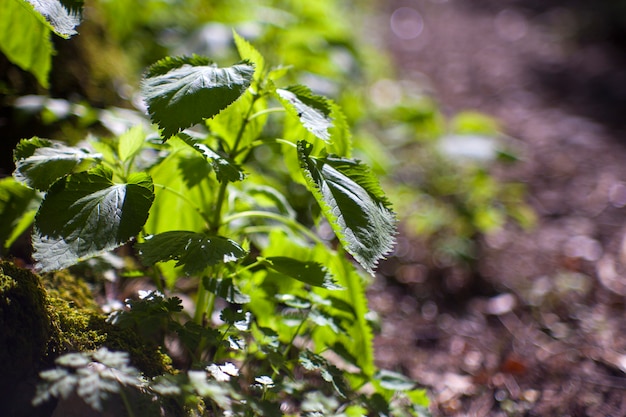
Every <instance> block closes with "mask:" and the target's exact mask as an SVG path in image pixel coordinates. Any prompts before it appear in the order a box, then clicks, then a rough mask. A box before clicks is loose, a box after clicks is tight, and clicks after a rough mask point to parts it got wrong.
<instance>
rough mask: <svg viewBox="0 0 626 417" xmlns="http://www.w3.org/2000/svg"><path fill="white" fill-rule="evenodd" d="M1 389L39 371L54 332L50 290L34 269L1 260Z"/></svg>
mask: <svg viewBox="0 0 626 417" xmlns="http://www.w3.org/2000/svg"><path fill="white" fill-rule="evenodd" d="M0 329H2V331H0V369H2V373H1V375H2V377H1V379H0V391H2V392H4V391H5V389H6V390H8V391H10V390H11V387H12V386H15V382H16V381H20V380H22V379H24V378H27V377H29V376H31V375H32V374H34V373H36V372H37V371H38V369H39V368H40V367H41V366H42V365H44V364H45V362H46V353H47V349H48V341H49V339H50V337H51V336H52V335H53V334H54V332H53V330H52V326H51V323H50V320H49V319H48V314H47V307H46V292H45V289H44V288H43V286H42V285H41V282H40V280H39V279H38V278H37V276H35V275H34V274H32V273H31V272H30V271H27V270H24V269H20V268H17V267H15V266H13V265H12V264H10V263H6V262H0Z"/></svg>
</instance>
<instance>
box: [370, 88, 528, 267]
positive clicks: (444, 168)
mask: <svg viewBox="0 0 626 417" xmlns="http://www.w3.org/2000/svg"><path fill="white" fill-rule="evenodd" d="M385 83H386V87H387V88H389V89H391V90H394V89H395V90H399V89H400V88H401V86H400V85H399V84H396V83H395V82H392V81H389V80H387V81H385ZM415 90H416V89H415V88H406V89H405V92H403V93H402V94H399V96H400V97H399V98H398V100H397V101H396V102H395V103H394V104H393V105H391V106H388V107H384V106H381V107H380V108H379V110H380V111H379V113H380V115H381V116H380V117H378V119H377V120H378V126H379V127H378V128H379V129H380V131H381V132H383V134H385V135H386V141H387V144H388V146H387V147H385V148H381V147H378V146H374V147H372V148H371V149H368V150H366V152H368V153H369V154H370V155H372V154H376V155H385V157H383V158H379V159H378V160H377V161H384V162H382V164H381V165H382V166H381V167H380V169H381V170H383V171H387V172H389V171H392V172H393V174H392V178H393V183H390V184H389V187H388V190H389V194H390V195H391V196H392V199H393V200H394V201H395V202H396V208H397V210H398V213H399V215H400V217H401V218H402V219H403V232H404V233H405V235H406V236H407V237H411V238H417V239H420V240H422V241H423V242H424V244H425V246H426V247H427V248H428V249H429V254H428V256H429V257H430V258H431V259H432V261H431V263H430V264H429V265H430V266H432V267H437V268H446V267H450V266H454V265H465V266H468V262H469V263H471V262H472V261H473V260H474V259H475V257H476V255H477V241H478V238H479V237H480V236H484V235H488V234H490V233H494V232H497V231H498V230H500V229H501V228H502V227H504V226H505V225H506V224H509V223H514V224H517V225H518V226H520V227H522V228H529V227H532V226H533V225H534V222H535V215H534V212H533V211H532V209H531V208H530V207H529V206H528V205H527V204H526V203H525V201H524V200H525V186H524V185H523V184H521V183H515V182H509V181H503V180H501V179H498V178H497V177H496V176H495V175H493V168H494V167H500V168H506V167H508V166H510V165H511V164H512V163H514V162H516V161H517V159H518V156H517V153H518V148H517V147H516V144H515V143H514V140H512V139H510V138H506V137H504V136H503V135H502V133H501V132H500V130H499V126H498V124H497V123H496V122H495V121H494V120H493V119H492V118H490V117H488V116H486V115H484V114H481V113H478V112H473V111H465V112H460V113H459V114H457V115H455V116H454V117H452V118H446V117H445V116H444V115H443V114H442V113H441V112H440V110H439V109H438V108H437V106H436V103H435V102H434V101H433V100H432V99H431V98H429V97H427V96H425V95H423V94H421V93H420V92H419V90H417V92H416V91H415ZM374 96H375V97H376V94H374ZM374 104H376V101H374ZM389 120H392V121H393V123H390V122H389ZM391 164H393V166H394V167H393V168H391V167H390V165H391Z"/></svg>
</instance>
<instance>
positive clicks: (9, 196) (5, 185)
mask: <svg viewBox="0 0 626 417" xmlns="http://www.w3.org/2000/svg"><path fill="white" fill-rule="evenodd" d="M35 196H36V191H35V190H33V189H32V188H28V187H26V186H24V185H22V184H20V183H19V182H17V181H15V179H13V178H11V177H7V178H2V179H0V218H1V219H2V222H0V253H2V249H3V248H8V247H9V246H10V245H11V243H13V241H14V240H15V239H16V238H17V237H18V236H19V235H20V234H22V233H23V232H24V231H25V230H26V228H27V227H28V225H29V224H30V222H31V221H32V219H33V214H32V211H31V210H29V206H30V205H31V202H33V201H35ZM23 218H27V219H28V220H29V221H27V222H22V221H21V220H22V219H23ZM24 223H26V224H24Z"/></svg>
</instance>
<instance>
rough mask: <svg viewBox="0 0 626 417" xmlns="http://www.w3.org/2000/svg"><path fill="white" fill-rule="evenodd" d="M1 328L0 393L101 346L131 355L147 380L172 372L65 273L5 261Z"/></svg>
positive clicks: (0, 278)
mask: <svg viewBox="0 0 626 417" xmlns="http://www.w3.org/2000/svg"><path fill="white" fill-rule="evenodd" d="M42 281H43V282H44V283H45V287H44V284H42ZM46 288H47V289H46ZM0 329H3V330H2V332H0V366H2V368H3V369H4V371H3V374H2V380H0V390H2V388H5V387H10V386H11V384H14V382H15V380H19V379H21V378H26V377H28V376H31V375H34V374H35V375H36V373H37V372H39V370H41V369H43V368H45V367H47V366H49V365H51V364H52V362H53V361H54V359H55V358H56V357H58V356H59V355H61V354H63V353H66V352H71V351H89V350H95V349H98V348H99V347H102V346H105V347H107V348H109V349H110V350H123V351H126V352H128V353H129V354H130V357H131V361H132V364H133V365H134V366H136V367H137V368H138V369H139V370H141V371H142V372H143V373H144V374H145V375H147V376H155V375H159V374H162V373H164V372H168V371H170V370H171V359H170V358H169V357H168V356H167V355H165V354H164V353H162V352H161V351H160V349H159V348H158V347H156V346H154V345H151V344H149V343H147V342H146V341H144V340H142V339H141V338H140V336H139V335H138V334H136V333H135V332H133V331H132V330H130V329H121V328H119V327H117V326H114V325H112V324H110V323H107V322H106V316H105V315H103V314H101V313H100V312H99V311H98V309H97V305H96V303H95V301H94V300H93V297H92V295H91V293H90V291H89V288H88V287H87V286H86V285H85V283H84V282H82V281H80V280H78V279H76V278H75V277H73V276H72V275H70V274H68V273H65V272H61V273H55V274H48V275H45V276H44V277H43V278H40V277H39V276H38V275H36V274H34V273H32V272H31V271H29V270H26V269H22V268H18V267H16V266H14V265H13V264H11V263H9V262H5V261H0Z"/></svg>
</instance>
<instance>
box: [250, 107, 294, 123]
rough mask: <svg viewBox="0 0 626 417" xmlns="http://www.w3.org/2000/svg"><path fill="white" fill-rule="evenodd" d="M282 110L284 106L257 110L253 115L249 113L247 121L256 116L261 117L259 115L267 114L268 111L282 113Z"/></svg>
mask: <svg viewBox="0 0 626 417" xmlns="http://www.w3.org/2000/svg"><path fill="white" fill-rule="evenodd" d="M284 111H285V108H284V107H270V108H269V109H264V110H261V111H258V112H256V113H254V114H253V115H251V116H250V117H249V118H248V121H250V120H254V119H256V118H257V117H261V116H263V115H264V114H269V113H283V112H284Z"/></svg>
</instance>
